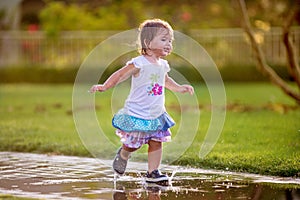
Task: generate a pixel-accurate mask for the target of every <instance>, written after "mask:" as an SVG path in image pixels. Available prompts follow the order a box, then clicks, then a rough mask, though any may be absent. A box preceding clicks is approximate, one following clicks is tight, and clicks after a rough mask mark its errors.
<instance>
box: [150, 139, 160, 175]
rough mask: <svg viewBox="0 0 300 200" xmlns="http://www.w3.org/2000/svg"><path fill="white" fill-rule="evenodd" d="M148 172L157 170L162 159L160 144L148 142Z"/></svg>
mask: <svg viewBox="0 0 300 200" xmlns="http://www.w3.org/2000/svg"><path fill="white" fill-rule="evenodd" d="M148 144H149V148H148V172H149V173H151V172H152V171H153V170H155V169H158V167H159V165H160V163H161V158H162V143H161V142H157V141H153V140H150V141H149V142H148Z"/></svg>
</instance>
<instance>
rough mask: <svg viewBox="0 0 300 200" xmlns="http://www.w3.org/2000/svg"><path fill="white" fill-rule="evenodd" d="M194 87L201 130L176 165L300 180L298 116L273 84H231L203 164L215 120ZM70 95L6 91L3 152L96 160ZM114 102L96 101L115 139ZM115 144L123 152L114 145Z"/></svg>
mask: <svg viewBox="0 0 300 200" xmlns="http://www.w3.org/2000/svg"><path fill="white" fill-rule="evenodd" d="M194 87H195V91H196V95H197V98H198V101H199V107H200V108H201V109H200V110H201V120H200V125H199V129H198V130H196V132H197V135H196V137H195V139H194V140H193V141H192V144H191V146H190V147H189V148H188V149H187V151H186V152H185V153H184V154H183V155H182V157H181V158H180V159H178V160H176V162H175V163H176V164H181V165H188V166H193V167H203V168H214V169H223V170H230V171H242V172H252V173H260V174H270V175H279V176H297V177H299V176H300V112H299V111H300V108H299V107H297V106H295V103H294V102H293V101H292V100H291V99H290V98H288V97H286V96H285V95H284V94H283V93H282V92H281V91H280V90H279V89H278V88H276V87H274V86H273V85H271V84H269V83H227V84H226V85H225V87H226V94H227V114H226V120H225V125H224V128H223V131H222V134H221V136H220V137H219V140H218V142H217V144H216V145H215V146H214V148H213V150H212V151H211V152H210V153H209V154H208V155H207V156H206V157H205V158H204V159H200V158H199V157H198V153H199V148H200V146H201V144H202V142H203V139H204V137H205V133H206V131H207V128H208V124H209V122H210V117H211V111H210V96H209V93H208V92H207V88H206V87H205V85H197V86H194ZM72 90H73V85H30V84H2V85H0V119H1V120H0V151H22V152H36V153H49V154H65V155H78V156H91V155H90V153H89V151H88V150H86V148H85V147H84V145H83V144H82V142H81V140H80V137H79V135H78V133H77V131H76V128H75V124H74V120H73V115H72ZM118 91H123V92H124V94H117V95H116V94H114V95H116V98H114V100H113V101H116V103H114V104H116V105H117V106H116V107H120V106H122V104H123V103H124V102H123V98H124V97H126V93H127V91H126V90H122V89H121V90H118ZM112 94H113V90H110V91H108V92H106V93H102V94H97V95H96V98H95V99H96V108H97V109H96V111H97V117H98V120H99V123H101V125H102V127H103V130H104V132H108V133H110V134H112V135H113V137H114V134H113V133H114V129H113V128H112V127H111V116H112V110H114V109H115V108H113V109H112V107H111V105H110V103H111V97H112ZM87 95H89V94H88V93H87ZM118 96H120V98H118ZM176 102H177V100H176V98H175V96H174V95H173V94H171V93H170V92H167V95H166V107H167V110H168V112H169V113H170V114H171V115H172V116H173V118H174V119H175V120H176V122H177V124H178V123H179V121H180V116H181V113H180V112H181V111H180V109H178V108H177V107H178V102H177V103H176ZM174 105H175V106H174ZM176 105H177V107H176ZM177 128H178V126H175V127H174V128H173V129H172V131H173V133H175V134H176V131H177ZM113 137H112V138H113ZM114 142H115V143H116V144H117V145H118V144H120V143H119V141H118V139H116V138H115V141H114ZM99 148H100V147H99ZM104 153H106V152H104ZM112 153H114V152H112Z"/></svg>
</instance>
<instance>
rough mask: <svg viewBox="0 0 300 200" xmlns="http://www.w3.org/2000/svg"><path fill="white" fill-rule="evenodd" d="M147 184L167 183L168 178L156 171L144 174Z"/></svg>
mask: <svg viewBox="0 0 300 200" xmlns="http://www.w3.org/2000/svg"><path fill="white" fill-rule="evenodd" d="M146 182H147V183H157V184H159V183H168V182H169V177H168V176H167V175H164V174H162V173H161V172H160V171H159V170H158V169H156V170H154V171H152V172H151V173H149V172H147V174H146Z"/></svg>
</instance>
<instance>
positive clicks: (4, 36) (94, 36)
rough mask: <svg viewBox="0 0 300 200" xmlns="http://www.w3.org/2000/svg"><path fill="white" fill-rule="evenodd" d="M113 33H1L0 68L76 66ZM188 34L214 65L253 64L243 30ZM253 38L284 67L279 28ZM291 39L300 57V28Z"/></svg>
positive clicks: (268, 54) (292, 32) (206, 31)
mask: <svg viewBox="0 0 300 200" xmlns="http://www.w3.org/2000/svg"><path fill="white" fill-rule="evenodd" d="M116 33H118V32H116V31H68V32H62V33H61V34H60V36H59V37H56V38H51V37H47V36H46V35H45V33H44V32H42V31H37V32H27V31H5V32H4V31H2V32H0V66H1V67H4V66H24V65H25V66H27V65H28V66H30V65H38V66H46V67H72V66H74V67H78V66H80V64H81V63H82V62H83V61H84V59H85V58H86V56H88V54H89V53H90V52H91V51H92V50H93V48H95V47H96V46H97V45H98V44H100V43H101V42H102V41H104V40H105V39H107V38H109V37H110V36H112V35H114V34H116ZM187 34H188V35H189V36H190V37H191V38H193V39H194V40H196V41H197V42H199V44H200V45H202V46H203V47H204V49H205V50H206V51H207V52H208V53H209V55H210V56H211V57H212V59H213V60H214V61H215V63H216V64H217V66H220V67H222V66H226V65H241V66H242V65H249V64H253V63H254V62H255V61H254V59H253V55H252V50H251V45H250V43H249V41H248V39H247V36H246V34H245V33H244V31H243V30H242V29H212V30H190V31H189V32H188V33H187ZM256 38H257V41H258V42H259V43H260V44H261V46H262V48H263V51H264V53H265V55H266V59H267V61H268V62H269V63H270V64H275V65H282V64H285V62H286V57H285V56H286V53H285V48H284V46H283V43H282V31H281V28H271V29H270V30H269V31H256ZM291 39H292V42H293V44H294V45H295V47H296V53H297V54H296V55H298V57H299V47H300V27H293V28H292V30H291ZM175 40H176V38H175ZM115 48H118V47H117V46H116V47H115Z"/></svg>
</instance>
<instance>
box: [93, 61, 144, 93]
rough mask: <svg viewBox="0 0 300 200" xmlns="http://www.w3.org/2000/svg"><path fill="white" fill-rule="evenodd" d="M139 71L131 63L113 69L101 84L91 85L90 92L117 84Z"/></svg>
mask: <svg viewBox="0 0 300 200" xmlns="http://www.w3.org/2000/svg"><path fill="white" fill-rule="evenodd" d="M138 73H139V69H138V68H136V67H134V65H133V64H129V65H126V66H124V67H122V68H121V69H119V70H117V71H115V72H114V73H113V74H112V75H111V76H110V77H109V78H108V79H107V80H106V81H105V82H104V83H103V84H97V85H93V86H92V87H91V89H90V92H92V93H93V92H96V91H99V92H104V91H106V90H108V89H109V88H112V87H114V86H116V85H117V84H119V83H121V82H123V81H125V80H126V79H128V78H129V77H130V76H132V75H136V74H138Z"/></svg>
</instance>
